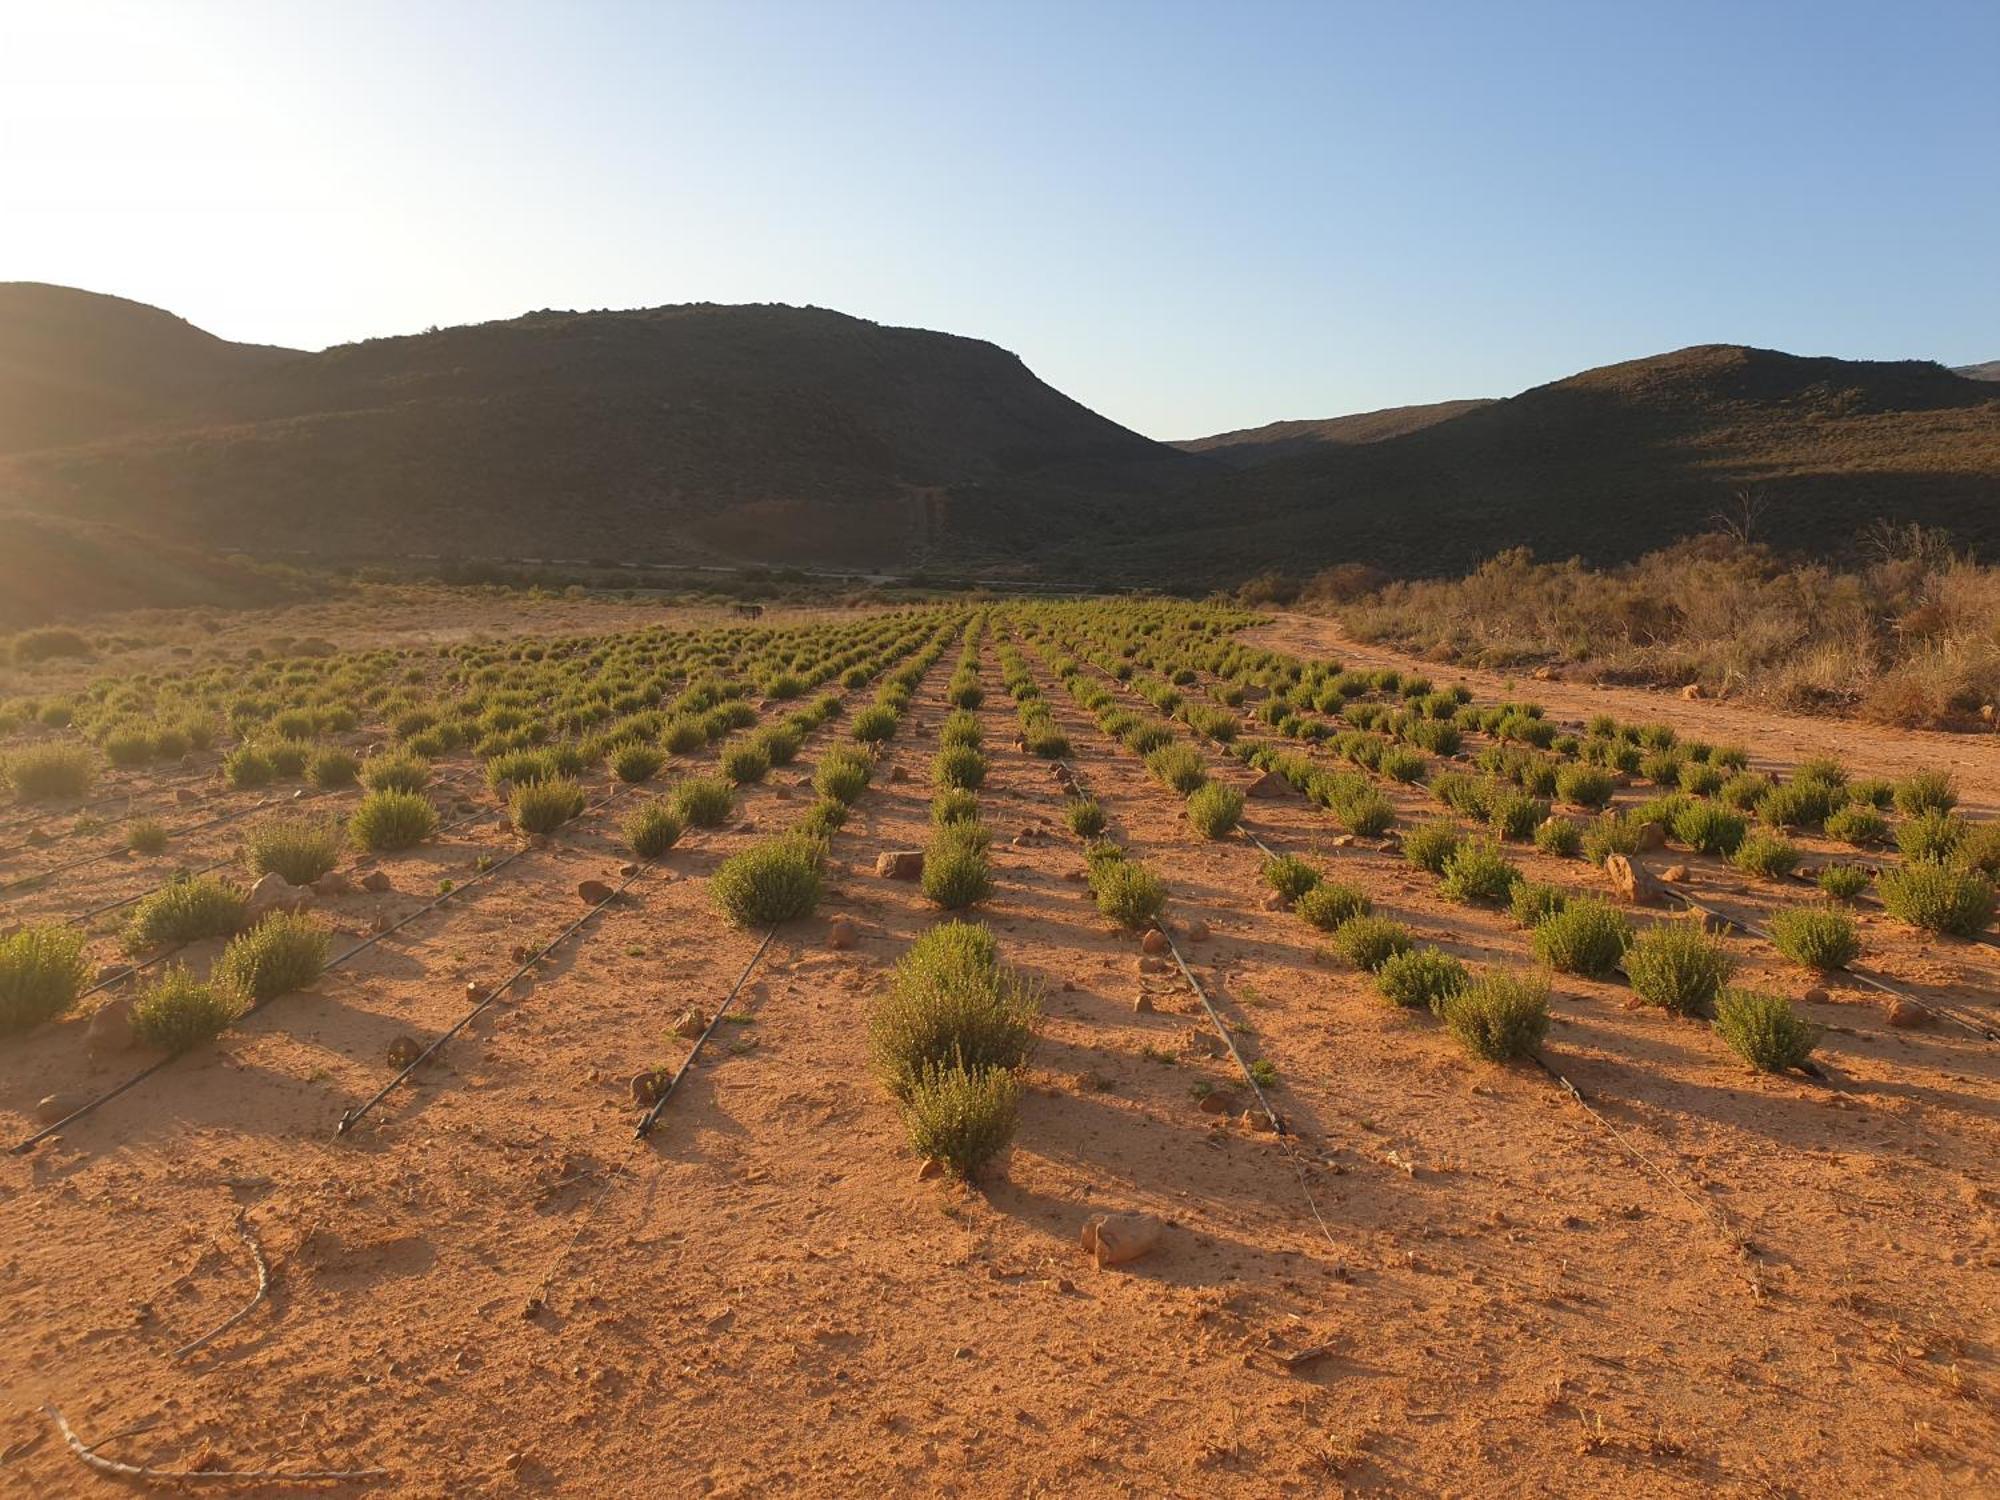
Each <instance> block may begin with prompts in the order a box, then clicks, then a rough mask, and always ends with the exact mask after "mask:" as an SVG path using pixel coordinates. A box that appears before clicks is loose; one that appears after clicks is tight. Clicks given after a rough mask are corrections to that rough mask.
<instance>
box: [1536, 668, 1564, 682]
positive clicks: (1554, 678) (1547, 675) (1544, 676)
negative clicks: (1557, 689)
mask: <svg viewBox="0 0 2000 1500" xmlns="http://www.w3.org/2000/svg"><path fill="white" fill-rule="evenodd" d="M1529 675H1531V676H1532V677H1533V678H1534V679H1535V681H1537V682H1560V681H1562V674H1561V673H1560V672H1558V671H1557V670H1556V669H1555V668H1554V667H1548V666H1542V667H1537V668H1535V670H1534V671H1533V672H1532V673H1531V674H1529Z"/></svg>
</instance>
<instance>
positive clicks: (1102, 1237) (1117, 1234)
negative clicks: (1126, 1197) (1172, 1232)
mask: <svg viewBox="0 0 2000 1500" xmlns="http://www.w3.org/2000/svg"><path fill="white" fill-rule="evenodd" d="M1165 1232H1166V1231H1165V1228H1164V1227H1163V1226H1162V1225H1161V1223H1160V1221H1159V1220H1158V1219H1155V1218H1153V1217H1152V1216H1151V1215H1150V1214H1092V1215H1091V1216H1090V1218H1089V1219H1088V1220H1087V1221H1085V1223H1084V1226H1083V1248H1084V1252H1085V1253H1086V1254H1088V1255H1091V1256H1094V1257H1095V1258H1096V1260H1097V1265H1098V1269H1099V1270H1102V1269H1103V1268H1104V1267H1106V1266H1117V1265H1123V1264H1124V1263H1125V1262H1126V1261H1131V1260H1137V1259H1138V1258H1139V1257H1140V1256H1142V1255H1147V1254H1150V1253H1151V1252H1152V1251H1154V1250H1157V1249H1158V1248H1159V1245H1160V1239H1161V1237H1162V1236H1163V1235H1164V1234H1165Z"/></svg>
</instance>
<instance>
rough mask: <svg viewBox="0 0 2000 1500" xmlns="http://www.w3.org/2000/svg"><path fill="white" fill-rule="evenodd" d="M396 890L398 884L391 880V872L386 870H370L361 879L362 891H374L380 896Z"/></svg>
mask: <svg viewBox="0 0 2000 1500" xmlns="http://www.w3.org/2000/svg"><path fill="white" fill-rule="evenodd" d="M395 888H396V882H395V881H393V880H391V879H390V878H389V872H388V871H386V870H370V871H369V872H368V873H367V874H366V875H363V876H362V877H361V889H362V890H364V891H373V892H374V893H375V894H376V895H378V896H379V895H381V894H382V893H383V892H385V891H393V890H394V889H395Z"/></svg>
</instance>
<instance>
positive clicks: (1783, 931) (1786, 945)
mask: <svg viewBox="0 0 2000 1500" xmlns="http://www.w3.org/2000/svg"><path fill="white" fill-rule="evenodd" d="M1771 941H1772V943H1773V944H1775V945H1776V947H1777V949H1778V951H1779V952H1780V953H1782V954H1784V955H1785V957H1787V958H1789V959H1790V960H1791V961H1792V962H1793V963H1795V964H1800V965H1803V966H1804V967H1806V968H1808V969H1819V970H1822V971H1825V970H1830V969H1844V968H1846V967H1847V966H1848V965H1849V964H1850V963H1852V962H1853V961H1854V960H1855V959H1857V958H1859V957H1860V956H1861V929H1860V928H1859V927H1857V926H1856V925H1855V922H1854V918H1853V917H1851V916H1849V915H1848V914H1847V913H1846V912H1844V911H1841V910H1839V909H1838V908H1836V907H1830V906H1794V907H1790V908H1787V909H1786V910H1784V911H1780V912H1774V913H1772V915H1771Z"/></svg>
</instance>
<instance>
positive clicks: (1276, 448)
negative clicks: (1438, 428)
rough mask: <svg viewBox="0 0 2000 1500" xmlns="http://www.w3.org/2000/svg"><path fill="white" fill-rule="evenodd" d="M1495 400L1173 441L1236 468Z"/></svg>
mask: <svg viewBox="0 0 2000 1500" xmlns="http://www.w3.org/2000/svg"><path fill="white" fill-rule="evenodd" d="M1490 405H1492V403H1491V402H1490V401H1487V400H1484V399H1475V400H1470V401H1435V402H1432V403H1431V404H1429V405H1427V406H1390V407H1384V408H1383V409H1382V410H1381V411H1364V412H1356V413H1354V414H1353V415H1351V416H1345V417H1323V418H1320V419H1318V420H1311V419H1308V420H1306V421H1297V422H1268V423H1266V424H1265V425H1264V426H1262V427H1245V428H1242V429H1240V430H1238V431H1236V432H1218V433H1216V434H1215V435H1214V436H1213V437H1204V438H1185V439H1182V440H1181V441H1179V442H1176V443H1175V444H1174V445H1173V446H1174V447H1176V448H1179V449H1180V450H1181V451H1182V452H1184V453H1199V454H1202V455H1204V456H1206V457H1208V458H1213V459H1216V460H1218V461H1220V462H1222V463H1225V464H1228V465H1229V466H1230V467H1232V468H1238V469H1250V468H1255V467H1257V466H1258V465H1259V464H1267V463H1270V462H1272V461H1273V460H1275V459H1280V458H1292V457H1296V456H1297V455H1298V454H1301V453H1311V452H1315V451H1317V450H1318V449H1320V448H1324V447H1328V446H1333V445H1340V444H1346V443H1379V442H1381V441H1382V440H1383V439H1384V438H1392V437H1401V436H1402V435H1403V434H1404V433H1406V432H1418V431H1421V430H1422V429H1424V428H1426V427H1431V426H1434V425H1436V424H1437V423H1439V422H1446V421H1449V420H1450V419H1451V418H1453V417H1457V416H1462V415H1464V414H1465V413H1466V412H1469V411H1477V410H1478V409H1479V408H1480V407H1482V406H1490Z"/></svg>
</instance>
